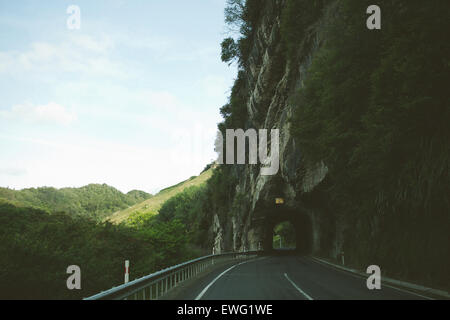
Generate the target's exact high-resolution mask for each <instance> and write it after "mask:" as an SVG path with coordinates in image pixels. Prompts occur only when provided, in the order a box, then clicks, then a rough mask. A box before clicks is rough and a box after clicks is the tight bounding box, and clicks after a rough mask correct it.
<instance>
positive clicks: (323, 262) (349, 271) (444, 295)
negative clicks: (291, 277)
mask: <svg viewBox="0 0 450 320" xmlns="http://www.w3.org/2000/svg"><path fill="white" fill-rule="evenodd" d="M310 258H311V260H312V261H314V262H316V263H318V264H321V265H323V266H328V267H331V268H333V269H335V270H337V271H341V272H345V273H347V274H350V275H353V276H355V277H360V278H363V279H366V278H367V277H368V275H367V274H365V273H363V272H361V271H358V270H355V269H350V268H345V267H343V266H340V265H337V264H334V263H331V262H329V261H326V260H323V259H320V258H317V257H312V256H310ZM381 281H382V282H387V283H390V284H386V283H383V284H382V286H385V287H388V288H391V289H394V290H397V291H400V292H403V293H407V294H411V295H415V296H418V297H421V298H424V299H427V300H436V299H435V298H433V297H429V296H424V295H422V294H420V293H417V292H414V291H410V290H411V289H410V290H407V289H404V288H399V287H395V286H393V285H392V283H393V282H394V283H395V282H397V283H401V281H399V280H393V279H389V278H386V277H383V276H382V277H381ZM406 288H407V287H406ZM417 290H420V289H417ZM434 290H436V289H431V288H430V289H428V290H427V292H428V293H431V294H434V295H436V296H440V297H442V298H447V299H448V298H450V295H448V294H447V293H444V292H439V293H436V292H433V291H434ZM436 291H440V290H436Z"/></svg>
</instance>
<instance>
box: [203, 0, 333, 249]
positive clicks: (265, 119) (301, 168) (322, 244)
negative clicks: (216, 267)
mask: <svg viewBox="0 0 450 320" xmlns="http://www.w3.org/2000/svg"><path fill="white" fill-rule="evenodd" d="M265 3H266V5H265V8H264V10H263V12H264V14H263V17H262V19H261V20H260V23H259V26H258V28H257V30H256V33H255V34H256V36H255V37H254V41H253V46H252V50H251V54H250V57H249V59H248V63H247V65H246V68H245V76H246V81H247V88H249V92H248V99H247V101H246V106H247V112H248V119H249V121H248V128H255V129H274V128H277V129H279V130H280V169H279V172H278V174H277V175H274V176H262V175H260V170H259V166H255V165H245V166H235V168H234V170H235V174H236V175H237V176H238V177H239V183H238V185H237V187H236V195H235V201H234V203H235V206H234V207H233V212H232V213H230V214H228V215H227V216H222V217H219V216H218V215H217V214H216V215H215V216H214V223H213V228H212V229H213V230H212V231H213V234H214V246H215V249H216V252H220V251H230V250H236V251H240V250H255V249H258V248H262V247H265V248H268V247H269V246H271V245H272V240H271V236H272V235H271V228H272V227H273V226H272V225H273V223H275V222H281V221H280V220H281V219H287V220H296V219H298V218H299V217H303V220H304V221H306V220H308V221H309V222H308V224H309V226H304V225H301V224H302V223H301V222H299V221H300V220H298V221H297V224H299V228H298V230H297V233H298V232H302V230H303V232H304V233H306V234H308V237H309V238H310V239H306V238H305V237H301V238H302V239H304V240H305V241H309V242H310V243H309V249H308V251H309V252H311V253H316V254H318V253H320V254H323V255H330V256H336V254H337V253H338V252H340V245H341V244H340V240H339V238H340V236H339V234H340V228H341V227H340V226H339V225H338V223H337V222H336V221H333V219H332V217H330V216H327V213H325V212H321V211H320V210H317V209H313V208H309V207H308V205H307V204H306V203H305V201H303V197H304V196H305V195H308V194H309V193H311V192H312V191H313V190H314V189H315V188H316V187H317V186H318V185H319V184H320V183H321V182H322V181H323V180H324V178H325V177H326V175H327V172H328V169H327V167H326V166H325V165H324V164H323V163H322V162H318V163H309V162H308V161H306V160H305V158H304V157H303V155H302V151H301V150H300V149H299V148H298V146H297V144H296V141H295V140H294V139H293V138H292V136H291V134H290V130H289V129H290V120H291V117H292V113H293V106H292V105H290V103H289V101H290V99H291V97H292V96H293V95H294V94H295V92H296V91H297V90H298V88H299V87H300V86H302V83H303V81H304V79H305V78H306V77H308V68H309V66H310V64H311V60H312V57H313V56H314V54H315V52H316V51H317V49H318V48H319V47H320V45H321V42H322V40H323V34H322V33H321V26H322V23H323V21H325V19H326V18H327V17H328V18H329V15H330V13H329V12H330V9H328V10H327V11H326V13H325V16H324V17H323V18H322V19H321V20H319V21H316V22H315V23H314V24H312V25H311V26H310V27H309V28H308V29H307V33H306V36H305V37H304V39H302V40H301V41H302V42H301V43H300V45H299V46H298V47H299V51H298V57H299V59H298V62H296V63H286V60H285V59H283V56H284V52H283V50H284V49H283V45H282V41H281V37H280V26H281V23H280V19H281V12H282V8H283V5H284V1H283V0H274V1H266V2H265ZM275 197H282V198H284V200H285V203H284V204H283V205H282V208H281V206H280V207H277V206H275V205H274V203H275ZM277 215H278V216H279V217H277ZM305 219H306V220H305ZM303 220H302V221H303ZM294 224H295V223H294ZM297 237H299V235H297Z"/></svg>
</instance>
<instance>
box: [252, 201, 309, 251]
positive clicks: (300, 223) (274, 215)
mask: <svg viewBox="0 0 450 320" xmlns="http://www.w3.org/2000/svg"><path fill="white" fill-rule="evenodd" d="M284 221H288V222H290V223H291V224H292V225H293V227H294V230H295V243H296V248H295V252H296V253H298V254H302V255H307V254H310V253H311V250H312V224H311V221H310V218H309V216H308V215H307V214H306V213H304V212H301V211H299V210H298V209H294V208H290V207H289V206H286V205H284V204H281V205H273V206H269V207H266V208H265V210H264V215H262V217H261V219H260V224H262V226H261V229H262V230H261V231H262V232H263V234H262V249H263V250H264V251H267V252H274V251H275V249H274V248H273V235H274V228H275V226H276V225H277V224H279V223H281V222H284Z"/></svg>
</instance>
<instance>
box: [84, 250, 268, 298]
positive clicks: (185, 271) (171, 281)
mask: <svg viewBox="0 0 450 320" xmlns="http://www.w3.org/2000/svg"><path fill="white" fill-rule="evenodd" d="M261 252H262V251H245V252H230V253H222V254H212V255H209V256H204V257H201V258H197V259H194V260H190V261H187V262H184V263H181V264H178V265H176V266H173V267H169V268H166V269H163V270H161V271H157V272H155V273H152V274H149V275H147V276H144V277H142V278H139V279H136V280H133V281H130V282H128V283H125V284H123V285H120V286H117V287H114V288H112V289H109V290H106V291H103V292H101V293H98V294H96V295H93V296H91V297H88V298H85V299H84V300H157V299H158V298H160V297H162V296H163V295H165V294H166V293H167V292H168V291H170V290H171V289H173V288H175V287H176V286H177V285H178V284H180V283H181V282H184V281H186V280H188V279H190V278H192V277H194V276H196V275H197V274H199V273H201V272H203V271H205V270H206V269H207V268H209V267H211V266H212V265H214V264H216V263H218V262H223V261H227V260H233V259H249V258H252V257H255V256H257V255H258V254H259V253H261Z"/></svg>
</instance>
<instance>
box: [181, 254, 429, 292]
mask: <svg viewBox="0 0 450 320" xmlns="http://www.w3.org/2000/svg"><path fill="white" fill-rule="evenodd" d="M381 287H382V288H381V289H380V290H369V289H368V288H367V286H366V278H363V277H361V276H357V275H354V274H350V273H347V272H345V271H341V270H338V269H335V268H333V267H330V266H327V265H324V264H322V263H319V262H316V261H315V260H313V259H311V258H308V257H299V256H292V255H285V256H268V257H261V258H257V259H254V260H249V261H246V262H243V263H242V264H240V263H237V264H235V265H231V266H230V265H227V266H224V267H223V268H218V269H217V270H214V272H211V273H210V274H208V275H207V276H206V277H203V278H201V279H198V280H197V281H193V282H192V284H190V285H189V288H186V290H183V292H181V293H180V294H179V295H178V296H177V297H174V298H176V299H184V300H194V299H197V300H305V299H308V300H320V299H332V300H339V299H350V300H357V299H364V300H372V299H384V300H399V299H400V300H413V299H414V300H416V299H425V297H423V296H420V295H416V294H414V293H409V292H408V291H404V290H401V289H395V288H392V287H388V286H387V285H383V282H382V283H381Z"/></svg>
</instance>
